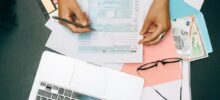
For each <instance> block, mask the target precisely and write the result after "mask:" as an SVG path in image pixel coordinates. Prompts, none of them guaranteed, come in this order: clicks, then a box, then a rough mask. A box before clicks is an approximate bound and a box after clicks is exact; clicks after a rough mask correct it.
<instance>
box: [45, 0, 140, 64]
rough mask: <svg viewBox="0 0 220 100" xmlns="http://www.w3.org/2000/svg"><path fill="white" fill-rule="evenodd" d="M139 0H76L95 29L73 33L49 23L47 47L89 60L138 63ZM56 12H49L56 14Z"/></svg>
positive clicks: (57, 24)
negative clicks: (50, 30) (83, 32)
mask: <svg viewBox="0 0 220 100" xmlns="http://www.w3.org/2000/svg"><path fill="white" fill-rule="evenodd" d="M139 1H140V0H78V3H79V5H80V7H81V8H82V9H83V11H85V12H87V14H88V15H89V19H90V21H91V27H92V28H94V29H96V30H95V31H93V32H89V33H85V34H74V33H72V32H70V31H69V30H68V29H67V28H65V27H63V26H62V25H60V24H59V23H57V22H56V23H55V22H48V25H47V26H48V27H50V29H52V34H51V36H50V38H49V40H48V41H47V44H46V46H47V47H49V48H51V49H53V50H55V51H57V52H60V53H62V54H64V55H66V56H70V57H74V58H78V59H81V60H85V61H89V62H98V63H140V62H142V57H143V45H139V44H138V41H139V40H140V39H141V38H142V37H141V36H140V35H139V31H140V28H141V26H142V24H143V23H140V22H143V20H144V19H143V16H142V15H141V14H142V13H141V12H140V8H141V6H139V5H140V2H139ZM56 13H57V12H54V13H53V14H51V15H54V16H57V14H56ZM51 20H53V19H50V20H49V21H51ZM52 23H53V24H52ZM49 24H51V25H49Z"/></svg>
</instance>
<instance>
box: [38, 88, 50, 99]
mask: <svg viewBox="0 0 220 100" xmlns="http://www.w3.org/2000/svg"><path fill="white" fill-rule="evenodd" d="M38 95H40V96H44V97H48V98H50V97H51V93H50V92H47V91H44V90H41V89H39V90H38Z"/></svg>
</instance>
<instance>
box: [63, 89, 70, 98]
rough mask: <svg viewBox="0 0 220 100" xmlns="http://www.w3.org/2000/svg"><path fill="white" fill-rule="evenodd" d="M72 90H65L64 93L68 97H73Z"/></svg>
mask: <svg viewBox="0 0 220 100" xmlns="http://www.w3.org/2000/svg"><path fill="white" fill-rule="evenodd" d="M71 94H72V91H70V90H65V92H64V95H65V96H67V97H71Z"/></svg>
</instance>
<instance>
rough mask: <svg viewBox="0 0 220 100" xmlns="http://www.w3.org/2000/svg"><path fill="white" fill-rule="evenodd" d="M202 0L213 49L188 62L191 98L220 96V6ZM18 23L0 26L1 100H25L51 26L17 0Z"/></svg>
mask: <svg viewBox="0 0 220 100" xmlns="http://www.w3.org/2000/svg"><path fill="white" fill-rule="evenodd" d="M216 2H217V0H216V1H214V0H205V4H204V6H203V9H202V12H203V13H204V16H205V18H206V21H207V25H208V28H209V32H210V37H211V41H212V45H213V48H214V53H212V54H210V57H209V58H206V59H203V60H199V61H196V62H193V63H191V85H192V100H220V85H219V84H220V83H219V82H220V60H219V59H220V52H219V51H220V44H219V43H220V33H219V30H220V20H218V18H220V13H215V12H219V9H220V6H219V5H218V4H219V3H216ZM16 12H17V19H16V20H17V24H18V25H17V26H15V27H14V28H13V29H12V30H10V31H4V30H0V77H1V79H0V100H27V98H28V96H29V92H30V90H31V87H32V83H33V80H34V77H35V74H36V71H37V67H38V64H39V61H40V58H41V54H42V52H43V51H44V50H47V49H46V47H45V46H44V45H45V43H46V41H47V39H48V37H49V34H50V30H49V29H47V28H46V27H44V24H45V22H46V20H45V18H44V16H43V14H42V12H41V10H40V8H39V7H38V4H37V2H35V1H34V0H17V7H16Z"/></svg>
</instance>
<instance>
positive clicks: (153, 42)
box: [143, 37, 162, 45]
mask: <svg viewBox="0 0 220 100" xmlns="http://www.w3.org/2000/svg"><path fill="white" fill-rule="evenodd" d="M161 40H162V38H161V37H158V38H156V39H155V40H153V41H151V42H148V43H143V44H144V45H154V44H157V43H159V42H160V41H161Z"/></svg>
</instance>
